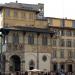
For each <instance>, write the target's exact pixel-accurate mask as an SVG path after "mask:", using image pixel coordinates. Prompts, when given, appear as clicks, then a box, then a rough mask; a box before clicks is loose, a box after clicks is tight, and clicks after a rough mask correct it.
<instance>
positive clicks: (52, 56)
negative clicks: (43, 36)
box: [51, 50, 57, 58]
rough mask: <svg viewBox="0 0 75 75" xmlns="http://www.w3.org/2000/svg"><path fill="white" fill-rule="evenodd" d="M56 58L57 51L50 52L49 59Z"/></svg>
mask: <svg viewBox="0 0 75 75" xmlns="http://www.w3.org/2000/svg"><path fill="white" fill-rule="evenodd" d="M56 57H57V51H56V50H52V53H51V58H56Z"/></svg>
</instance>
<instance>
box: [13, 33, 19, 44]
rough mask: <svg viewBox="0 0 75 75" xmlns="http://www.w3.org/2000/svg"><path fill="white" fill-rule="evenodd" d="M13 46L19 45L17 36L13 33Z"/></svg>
mask: <svg viewBox="0 0 75 75" xmlns="http://www.w3.org/2000/svg"><path fill="white" fill-rule="evenodd" d="M13 44H19V34H18V33H17V32H16V33H13Z"/></svg>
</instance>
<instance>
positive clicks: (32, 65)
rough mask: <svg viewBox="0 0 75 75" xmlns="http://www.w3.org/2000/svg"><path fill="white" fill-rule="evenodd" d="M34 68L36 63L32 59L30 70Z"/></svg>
mask: <svg viewBox="0 0 75 75" xmlns="http://www.w3.org/2000/svg"><path fill="white" fill-rule="evenodd" d="M34 68H35V63H34V61H33V60H30V62H29V70H32V69H34Z"/></svg>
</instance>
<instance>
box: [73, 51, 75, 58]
mask: <svg viewBox="0 0 75 75" xmlns="http://www.w3.org/2000/svg"><path fill="white" fill-rule="evenodd" d="M73 58H74V59H75V50H74V52H73Z"/></svg>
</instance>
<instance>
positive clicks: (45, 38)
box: [42, 35, 48, 45]
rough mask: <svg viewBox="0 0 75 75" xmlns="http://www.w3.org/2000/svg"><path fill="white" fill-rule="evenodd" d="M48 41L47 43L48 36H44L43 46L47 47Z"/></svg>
mask: <svg viewBox="0 0 75 75" xmlns="http://www.w3.org/2000/svg"><path fill="white" fill-rule="evenodd" d="M47 44H48V41H47V35H43V36H42V45H47Z"/></svg>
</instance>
